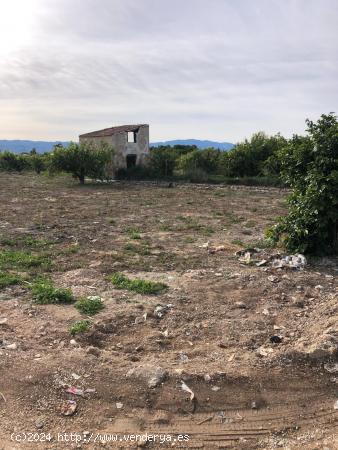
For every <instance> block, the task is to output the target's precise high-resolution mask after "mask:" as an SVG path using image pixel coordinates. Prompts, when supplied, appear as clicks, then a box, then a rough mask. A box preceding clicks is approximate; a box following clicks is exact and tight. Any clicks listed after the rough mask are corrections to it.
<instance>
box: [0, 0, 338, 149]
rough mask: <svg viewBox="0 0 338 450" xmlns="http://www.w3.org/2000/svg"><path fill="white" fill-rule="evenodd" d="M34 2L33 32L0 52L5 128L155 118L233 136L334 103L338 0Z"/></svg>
mask: <svg viewBox="0 0 338 450" xmlns="http://www.w3.org/2000/svg"><path fill="white" fill-rule="evenodd" d="M27 1H28V2H33V3H34V8H35V9H34V21H33V25H32V29H31V34H30V38H29V39H28V40H26V42H22V43H21V44H20V45H19V46H17V47H16V48H15V50H14V51H13V52H11V53H10V54H5V55H4V57H2V58H1V60H0V107H1V111H2V112H1V113H0V119H1V120H2V127H1V130H0V135H1V136H0V137H2V138H5V137H8V138H10V137H13V138H14V137H17V138H18V137H21V138H41V139H42V138H43V139H45V138H57V139H67V138H72V139H75V138H76V137H77V135H78V134H79V133H81V132H85V131H92V130H94V129H98V128H104V127H106V126H110V125H112V124H121V123H128V122H131V123H132V122H149V123H150V124H151V135H152V139H154V140H160V139H167V138H189V137H194V138H210V139H220V140H232V141H238V140H240V139H242V138H243V137H246V136H249V135H250V134H251V133H253V132H255V131H257V130H260V129H263V130H265V131H267V132H271V133H275V132H278V131H281V132H282V133H285V134H287V135H290V134H292V133H293V132H299V131H302V130H303V129H304V120H305V118H306V117H311V118H317V117H318V116H319V115H320V114H321V113H324V112H329V111H332V110H335V107H336V104H337V97H338V95H337V87H336V79H337V56H336V55H337V54H338V51H337V50H338V48H337V47H338V44H337V39H336V37H337V36H336V34H337V33H336V21H337V18H338V7H337V3H336V2H335V1H333V0H332V1H331V0H322V1H321V2H317V1H313V0H285V1H284V2H278V1H276V0H256V1H255V2H252V1H250V0H237V1H234V0H210V1H209V2H206V1H205V0H186V1H185V2H182V1H178V0H172V1H171V2H159V1H158V0H124V1H123V2H122V1H119V0H113V1H112V0H109V1H108V0H100V1H98V0H95V1H94V0H67V1H66V0H44V1H42V0H26V2H27ZM33 3H32V5H33ZM8 108H9V110H8V111H9V112H10V114H8V115H7V114H6V111H7V109H8ZM15 118H17V119H18V120H15ZM23 124H24V126H22V125H23ZM29 130H31V131H29ZM27 133H28V134H27Z"/></svg>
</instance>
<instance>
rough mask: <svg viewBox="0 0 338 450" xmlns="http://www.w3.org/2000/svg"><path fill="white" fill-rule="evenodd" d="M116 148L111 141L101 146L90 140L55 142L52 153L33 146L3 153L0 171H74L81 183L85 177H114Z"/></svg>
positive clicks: (0, 156)
mask: <svg viewBox="0 0 338 450" xmlns="http://www.w3.org/2000/svg"><path fill="white" fill-rule="evenodd" d="M113 155H114V149H113V148H112V147H110V146H109V145H108V144H102V145H101V146H100V147H97V146H94V145H92V144H91V143H81V144H76V143H74V142H72V143H70V144H69V146H68V147H67V148H64V147H63V146H62V145H56V146H55V147H54V149H53V151H52V152H51V153H44V154H38V153H37V152H36V151H35V150H34V149H33V150H32V151H31V152H30V153H28V154H27V153H25V154H15V153H11V152H8V151H5V152H0V170H2V171H8V172H22V171H24V170H34V171H35V172H36V173H37V174H40V173H41V172H42V171H48V172H49V173H50V174H55V173H57V172H67V173H71V174H72V175H73V177H74V178H77V179H78V180H79V182H80V183H81V184H84V182H85V177H89V178H94V179H101V180H103V179H108V178H111V171H112V170H111V168H112V163H113Z"/></svg>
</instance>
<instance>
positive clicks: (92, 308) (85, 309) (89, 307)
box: [75, 295, 104, 316]
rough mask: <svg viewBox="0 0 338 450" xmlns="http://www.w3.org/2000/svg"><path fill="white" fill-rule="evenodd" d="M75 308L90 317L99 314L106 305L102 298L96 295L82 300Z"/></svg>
mask: <svg viewBox="0 0 338 450" xmlns="http://www.w3.org/2000/svg"><path fill="white" fill-rule="evenodd" d="M75 308H76V309H78V310H79V311H80V312H82V313H83V314H88V315H89V316H93V315H94V314H97V313H98V312H99V311H101V309H103V308H104V304H103V302H102V300H101V297H98V296H96V295H93V296H90V297H84V298H80V299H79V300H78V301H77V302H76V303H75Z"/></svg>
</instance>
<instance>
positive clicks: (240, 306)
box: [235, 302, 246, 309]
mask: <svg viewBox="0 0 338 450" xmlns="http://www.w3.org/2000/svg"><path fill="white" fill-rule="evenodd" d="M235 306H236V308H239V309H246V304H245V303H244V302H235Z"/></svg>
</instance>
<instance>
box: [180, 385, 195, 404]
mask: <svg viewBox="0 0 338 450" xmlns="http://www.w3.org/2000/svg"><path fill="white" fill-rule="evenodd" d="M181 383H182V384H181V389H182V391H185V392H188V394H190V401H193V400H194V398H195V394H194V393H193V391H192V390H191V389H190V387H189V386H188V385H186V384H185V382H184V381H181Z"/></svg>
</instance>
